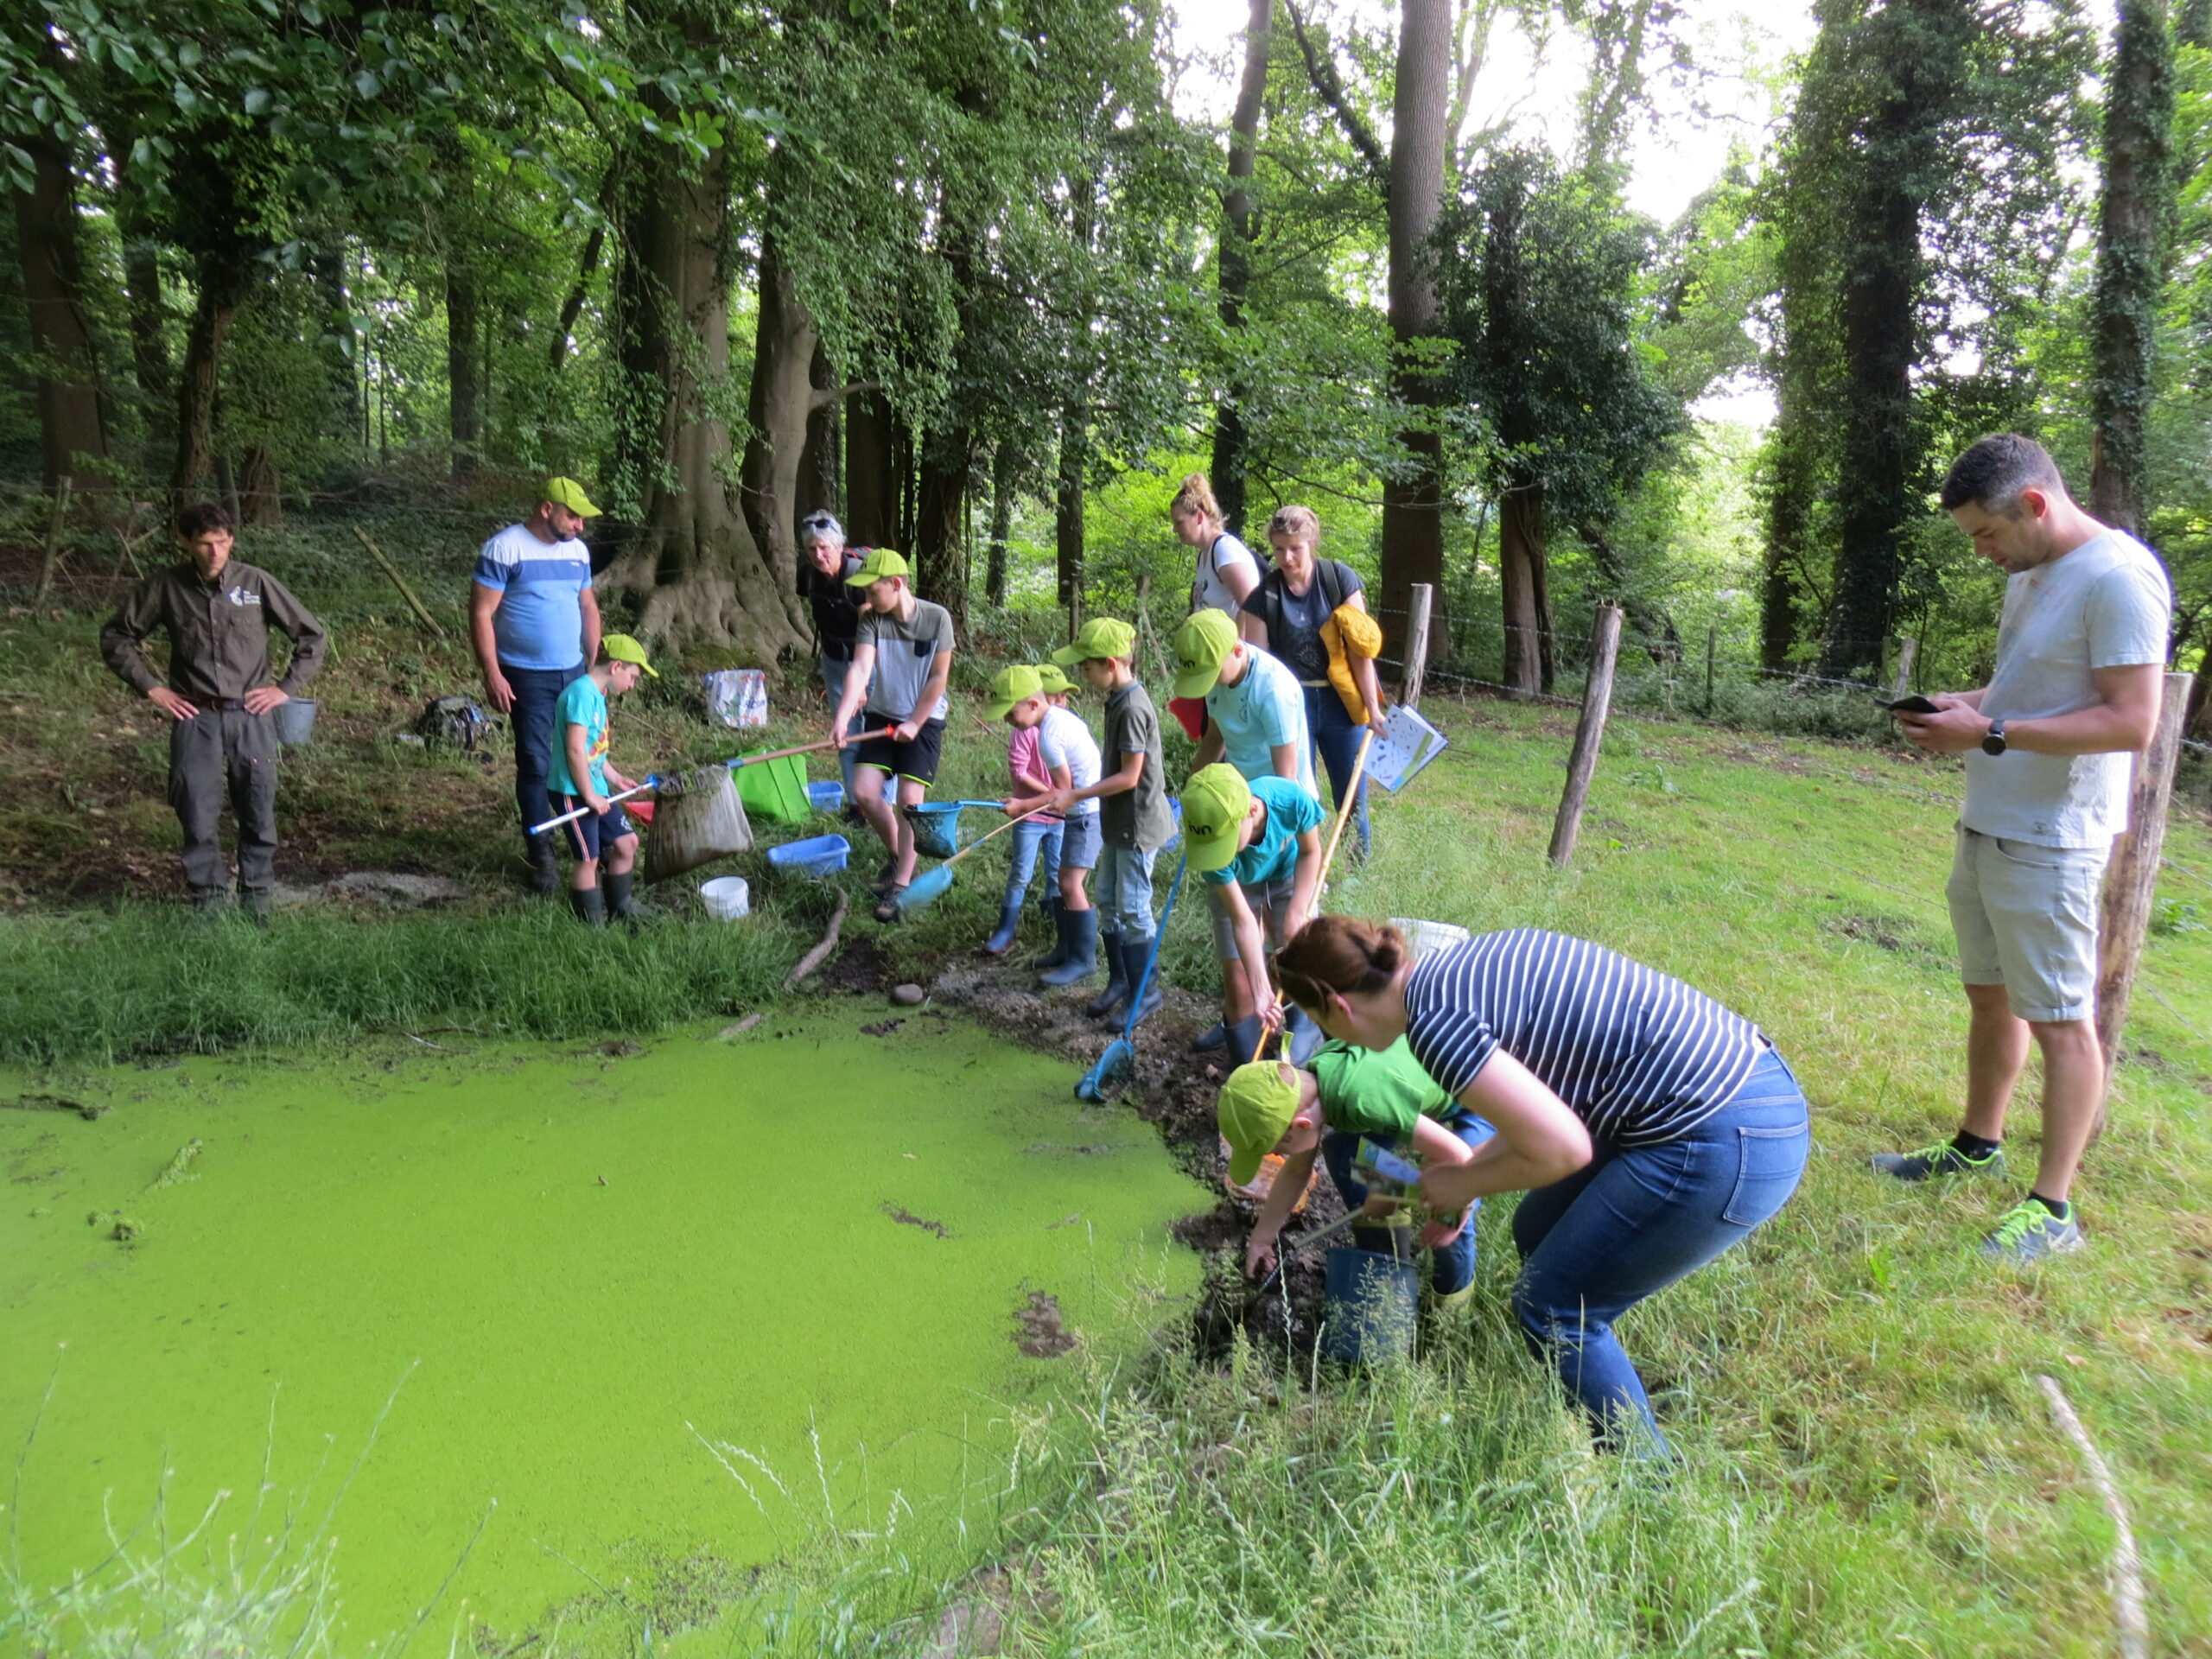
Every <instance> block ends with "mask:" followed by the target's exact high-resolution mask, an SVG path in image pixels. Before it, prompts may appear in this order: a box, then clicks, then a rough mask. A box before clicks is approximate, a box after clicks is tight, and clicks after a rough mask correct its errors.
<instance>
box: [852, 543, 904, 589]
mask: <svg viewBox="0 0 2212 1659" xmlns="http://www.w3.org/2000/svg"><path fill="white" fill-rule="evenodd" d="M912 571H913V567H912V565H910V564H908V563H906V556H905V555H904V554H899V553H893V551H892V550H890V549H889V548H887V547H871V548H870V549H868V556H867V557H866V558H864V559H862V560H861V568H860V569H857V570H855V571H854V572H853V574H852V575H849V576H847V577H846V578H845V586H846V587H848V588H865V587H867V586H868V584H869V583H870V582H887V581H889V580H890V579H891V578H892V577H893V576H904V575H912Z"/></svg>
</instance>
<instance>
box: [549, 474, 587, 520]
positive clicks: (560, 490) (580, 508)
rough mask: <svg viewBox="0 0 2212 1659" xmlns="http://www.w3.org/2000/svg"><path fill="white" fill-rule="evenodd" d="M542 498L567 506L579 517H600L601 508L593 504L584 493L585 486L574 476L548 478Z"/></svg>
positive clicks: (557, 504)
mask: <svg viewBox="0 0 2212 1659" xmlns="http://www.w3.org/2000/svg"><path fill="white" fill-rule="evenodd" d="M540 499H542V500H546V501H550V502H552V503H553V504H554V505H556V506H563V507H566V508H567V509H568V510H569V512H573V513H575V515H576V517H577V518H598V517H599V509H598V508H597V507H594V505H592V504H591V498H590V497H589V496H588V495H586V494H585V493H584V486H582V485H581V484H579V483H577V482H576V480H575V479H573V478H549V479H547V480H545V493H544V494H543V496H542V497H541V498H540Z"/></svg>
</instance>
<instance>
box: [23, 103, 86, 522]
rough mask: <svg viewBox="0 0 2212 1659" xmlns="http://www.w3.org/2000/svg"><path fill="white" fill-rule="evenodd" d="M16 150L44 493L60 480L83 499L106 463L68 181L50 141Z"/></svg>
mask: <svg viewBox="0 0 2212 1659" xmlns="http://www.w3.org/2000/svg"><path fill="white" fill-rule="evenodd" d="M22 144H23V147H24V148H25V149H29V151H30V152H31V160H32V166H33V177H32V185H31V188H30V190H29V193H28V194H24V193H20V192H19V193H18V194H16V241H17V243H18V245H20V247H21V250H22V262H23V298H24V302H25V303H26V306H27V308H28V309H29V316H30V336H31V350H32V351H33V353H35V359H36V360H35V362H34V363H33V364H32V365H30V367H31V370H32V372H34V373H35V375H36V376H37V378H38V425H39V448H40V461H41V472H42V473H43V474H44V477H45V480H46V487H47V489H48V492H52V491H53V490H54V489H56V488H58V487H59V486H60V481H61V480H63V479H65V478H67V479H69V480H72V488H73V493H75V494H78V495H83V494H86V493H88V492H90V491H91V490H92V489H95V488H97V487H98V474H97V472H96V471H95V470H94V468H95V467H96V466H97V464H98V463H99V462H101V461H105V460H106V459H107V423H106V421H105V418H104V416H103V415H102V413H101V410H100V385H99V360H98V359H97V357H96V356H95V354H94V352H93V346H92V321H91V319H90V317H89V315H87V314H86V310H85V305H84V265H83V261H82V259H81V258H80V257H79V252H78V246H77V187H76V180H75V178H74V177H73V175H72V174H71V172H70V170H69V157H68V155H67V152H66V151H65V150H63V149H61V148H60V146H59V145H57V144H55V143H53V142H52V141H51V140H50V139H48V138H46V137H43V136H41V137H38V138H28V137H27V138H25V139H23V140H22Z"/></svg>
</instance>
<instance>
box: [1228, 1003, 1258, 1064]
mask: <svg viewBox="0 0 2212 1659" xmlns="http://www.w3.org/2000/svg"><path fill="white" fill-rule="evenodd" d="M1228 1032H1229V1041H1228V1042H1227V1044H1225V1045H1224V1046H1225V1047H1226V1048H1227V1050H1228V1053H1227V1055H1226V1056H1225V1057H1224V1058H1227V1060H1228V1062H1229V1064H1230V1065H1250V1064H1251V1062H1252V1051H1253V1050H1254V1049H1255V1048H1257V1047H1259V1046H1260V1016H1259V1015H1258V1014H1246V1015H1245V1016H1244V1017H1243V1019H1242V1020H1237V1021H1236V1022H1235V1023H1234V1024H1231V1025H1230V1026H1229V1027H1228Z"/></svg>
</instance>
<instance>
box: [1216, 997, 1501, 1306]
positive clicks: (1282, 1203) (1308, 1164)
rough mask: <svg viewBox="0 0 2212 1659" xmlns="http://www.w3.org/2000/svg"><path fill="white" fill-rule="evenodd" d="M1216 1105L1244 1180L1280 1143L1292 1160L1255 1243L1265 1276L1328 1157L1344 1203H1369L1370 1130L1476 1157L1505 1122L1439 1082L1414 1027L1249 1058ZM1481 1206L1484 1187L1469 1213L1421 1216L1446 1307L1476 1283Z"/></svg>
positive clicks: (1375, 1241) (1249, 1263) (1253, 1259)
mask: <svg viewBox="0 0 2212 1659" xmlns="http://www.w3.org/2000/svg"><path fill="white" fill-rule="evenodd" d="M1215 1114H1216V1116H1217V1119H1218V1121H1219V1122H1220V1125H1221V1135H1222V1139H1223V1140H1224V1141H1228V1142H1229V1179H1230V1181H1231V1182H1232V1183H1234V1184H1235V1185H1238V1186H1249V1185H1251V1182H1252V1178H1253V1177H1254V1176H1255V1174H1257V1173H1258V1172H1259V1168H1260V1160H1262V1158H1265V1157H1267V1156H1268V1154H1271V1153H1272V1154H1275V1155H1276V1156H1278V1157H1280V1158H1281V1160H1283V1164H1282V1167H1281V1169H1280V1170H1278V1171H1277V1172H1276V1173H1275V1177H1274V1180H1273V1181H1272V1182H1271V1183H1270V1184H1269V1185H1268V1196H1267V1198H1266V1199H1265V1201H1263V1202H1262V1204H1261V1205H1260V1213H1259V1215H1258V1216H1257V1217H1255V1219H1254V1221H1253V1223H1252V1236H1251V1241H1250V1243H1248V1244H1247V1245H1246V1246H1245V1249H1244V1271H1245V1273H1246V1274H1248V1275H1249V1276H1250V1277H1253V1278H1257V1277H1258V1276H1259V1275H1260V1274H1262V1273H1265V1272H1266V1271H1267V1270H1268V1268H1269V1267H1270V1266H1271V1265H1272V1264H1273V1262H1274V1253H1275V1238H1276V1236H1277V1235H1278V1234H1280V1233H1281V1231H1282V1229H1283V1224H1284V1223H1285V1222H1287V1221H1288V1220H1289V1219H1290V1216H1291V1211H1292V1210H1293V1208H1294V1206H1295V1205H1296V1204H1297V1203H1298V1200H1299V1198H1300V1195H1301V1194H1303V1193H1304V1192H1305V1191H1306V1181H1307V1180H1308V1179H1310V1178H1311V1176H1312V1174H1313V1160H1314V1159H1315V1158H1316V1157H1319V1159H1320V1160H1322V1161H1323V1162H1325V1163H1326V1164H1327V1165H1328V1166H1329V1177H1330V1179H1332V1180H1333V1181H1334V1182H1335V1183H1336V1185H1337V1192H1338V1196H1339V1197H1341V1198H1343V1199H1344V1208H1345V1209H1346V1210H1348V1211H1349V1210H1357V1209H1359V1208H1361V1207H1362V1206H1363V1205H1366V1204H1367V1202H1368V1196H1369V1195H1368V1190H1367V1187H1366V1185H1365V1184H1364V1183H1363V1182H1362V1181H1361V1180H1360V1179H1359V1178H1358V1176H1357V1173H1355V1160H1357V1156H1358V1152H1359V1143H1360V1141H1361V1140H1362V1139H1363V1138H1364V1139H1366V1140H1370V1141H1375V1142H1376V1143H1377V1144H1378V1145H1380V1146H1383V1147H1387V1148H1389V1149H1392V1150H1403V1149H1408V1148H1409V1149H1410V1150H1411V1151H1412V1153H1413V1154H1414V1156H1415V1157H1417V1158H1419V1159H1420V1160H1421V1162H1422V1163H1423V1164H1424V1165H1427V1166H1434V1165H1439V1164H1464V1163H1465V1162H1466V1161H1467V1160H1469V1159H1470V1158H1471V1157H1472V1156H1473V1155H1474V1148H1475V1147H1478V1146H1480V1145H1482V1143H1483V1142H1484V1141H1487V1140H1489V1139H1490V1138H1491V1135H1495V1134H1497V1130H1496V1129H1494V1128H1492V1127H1491V1125H1490V1124H1489V1123H1487V1122H1484V1120H1483V1119H1481V1118H1479V1117H1478V1116H1475V1114H1474V1113H1472V1112H1471V1111H1469V1110H1468V1109H1466V1108H1465V1107H1464V1106H1462V1105H1460V1104H1459V1102H1457V1101H1455V1100H1453V1099H1452V1096H1449V1095H1447V1094H1446V1093H1445V1092H1444V1090H1441V1089H1440V1088H1438V1087H1437V1085H1436V1084H1435V1083H1434V1081H1433V1080H1432V1079H1431V1078H1430V1077H1429V1075H1428V1073H1427V1072H1426V1071H1422V1070H1421V1064H1420V1062H1419V1061H1417V1060H1415V1059H1414V1056H1413V1051H1412V1050H1411V1049H1410V1048H1408V1046H1406V1041H1405V1039H1403V1038H1400V1039H1398V1041H1397V1042H1396V1043H1395V1044H1394V1045H1393V1046H1390V1047H1389V1048H1387V1049H1383V1050H1380V1051H1376V1050H1372V1049H1364V1048H1360V1047H1357V1046H1354V1045H1352V1044H1351V1043H1338V1042H1328V1043H1324V1044H1322V1046H1321V1047H1320V1049H1319V1051H1318V1052H1316V1053H1315V1054H1314V1056H1313V1063H1312V1065H1311V1066H1310V1068H1307V1069H1303V1070H1301V1069H1300V1068H1298V1067H1296V1066H1293V1065H1287V1064H1286V1063H1285V1062H1283V1061H1281V1060H1259V1061H1255V1063H1253V1064H1252V1065H1240V1066H1238V1067H1237V1068H1236V1071H1232V1072H1230V1074H1229V1081H1228V1082H1227V1083H1225V1084H1223V1085H1222V1090H1221V1098H1220V1100H1219V1101H1218V1102H1217V1104H1216V1107H1215ZM1382 1207H1383V1206H1382V1205H1377V1208H1378V1209H1380V1208H1382ZM1481 1207H1482V1200H1481V1199H1480V1198H1478V1199H1476V1200H1475V1201H1474V1202H1473V1203H1471V1204H1470V1205H1468V1206H1467V1207H1466V1209H1465V1211H1462V1212H1461V1213H1460V1215H1459V1217H1458V1219H1457V1220H1443V1221H1434V1220H1433V1221H1429V1222H1427V1223H1425V1224H1423V1225H1422V1227H1421V1234H1420V1237H1419V1240H1418V1242H1419V1243H1421V1244H1423V1245H1426V1246H1427V1247H1428V1248H1429V1249H1432V1250H1433V1251H1434V1252H1435V1254H1434V1255H1433V1257H1432V1258H1431V1261H1430V1267H1429V1287H1430V1289H1431V1291H1432V1292H1433V1294H1435V1296H1436V1298H1437V1300H1438V1301H1439V1302H1440V1304H1442V1305H1444V1306H1458V1305H1459V1303H1461V1302H1463V1301H1465V1300H1466V1298H1467V1297H1468V1296H1469V1295H1470V1294H1471V1293H1472V1291H1473V1288H1474V1278H1475V1229H1474V1216H1475V1211H1477V1210H1478V1209H1480V1208H1481ZM1374 1219H1375V1221H1376V1233H1380V1232H1381V1231H1382V1230H1383V1228H1384V1227H1385V1226H1386V1225H1387V1224H1388V1223H1387V1222H1386V1220H1385V1218H1384V1217H1383V1216H1382V1215H1377V1216H1376V1217H1374ZM1363 1235H1365V1236H1363ZM1352 1239H1353V1242H1354V1243H1357V1244H1358V1245H1360V1246H1361V1247H1362V1248H1363V1249H1376V1248H1378V1246H1379V1247H1382V1248H1385V1249H1387V1248H1389V1241H1388V1240H1387V1238H1386V1237H1377V1236H1375V1235H1374V1234H1370V1233H1368V1231H1367V1230H1366V1229H1363V1228H1355V1229H1354V1230H1353V1234H1352Z"/></svg>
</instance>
